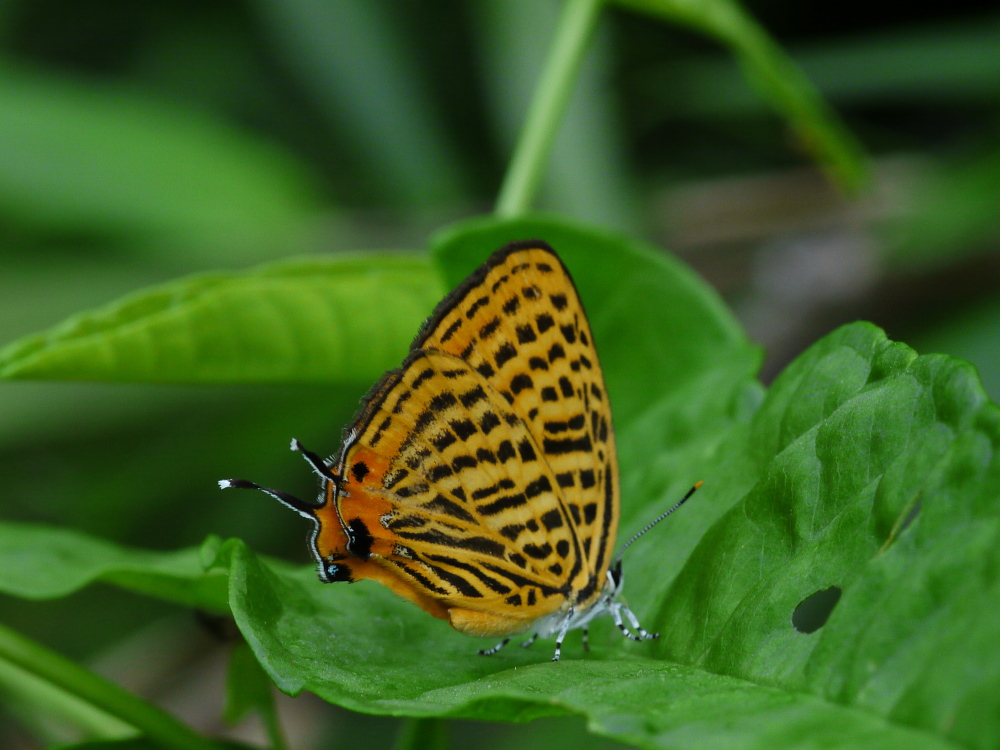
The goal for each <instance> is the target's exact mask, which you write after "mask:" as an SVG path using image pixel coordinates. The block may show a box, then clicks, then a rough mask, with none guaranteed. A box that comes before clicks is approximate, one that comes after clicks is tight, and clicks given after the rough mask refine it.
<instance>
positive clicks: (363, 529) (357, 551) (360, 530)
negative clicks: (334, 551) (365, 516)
mask: <svg viewBox="0 0 1000 750" xmlns="http://www.w3.org/2000/svg"><path fill="white" fill-rule="evenodd" d="M374 542H375V539H374V538H373V537H372V535H371V532H370V531H369V530H368V527H367V526H365V522H364V521H362V520H361V519H360V518H352V519H351V520H350V521H349V522H348V523H347V551H348V552H350V553H351V554H352V555H354V556H355V557H360V558H361V559H362V560H367V559H368V557H369V556H370V555H371V552H372V544H374Z"/></svg>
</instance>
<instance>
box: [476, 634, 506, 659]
mask: <svg viewBox="0 0 1000 750" xmlns="http://www.w3.org/2000/svg"><path fill="white" fill-rule="evenodd" d="M508 643H510V638H504V639H503V640H502V641H500V643H498V644H497V645H495V646H494V647H493V648H481V649H479V655H480V656H493V654H495V653H496V652H497V651H499V650H500V649H502V648H503V647H504V646H506V645H507V644H508Z"/></svg>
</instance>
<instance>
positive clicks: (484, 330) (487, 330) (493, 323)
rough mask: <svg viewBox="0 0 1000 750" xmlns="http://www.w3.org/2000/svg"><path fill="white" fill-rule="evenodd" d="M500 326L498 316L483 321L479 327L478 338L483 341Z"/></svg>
mask: <svg viewBox="0 0 1000 750" xmlns="http://www.w3.org/2000/svg"><path fill="white" fill-rule="evenodd" d="M499 327H500V318H491V319H490V320H489V321H487V322H486V323H483V325H482V327H481V328H480V329H479V338H481V339H483V340H484V341H485V340H486V339H488V338H489V337H490V336H492V335H493V334H494V333H496V332H497V329H498V328H499Z"/></svg>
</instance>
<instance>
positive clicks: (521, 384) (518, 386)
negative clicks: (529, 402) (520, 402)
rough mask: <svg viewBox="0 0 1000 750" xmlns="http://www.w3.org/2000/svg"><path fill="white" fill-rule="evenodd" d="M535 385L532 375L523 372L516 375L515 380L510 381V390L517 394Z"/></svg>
mask: <svg viewBox="0 0 1000 750" xmlns="http://www.w3.org/2000/svg"><path fill="white" fill-rule="evenodd" d="M534 385H535V384H534V383H533V382H532V381H531V376H530V375H528V374H527V373H523V372H522V373H521V374H519V375H515V376H514V378H513V380H511V381H510V390H511V392H512V393H513V394H515V395H517V394H518V393H520V392H521V391H523V390H525V389H527V388H532V387H534Z"/></svg>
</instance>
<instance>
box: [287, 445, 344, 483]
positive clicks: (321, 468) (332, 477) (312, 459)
mask: <svg viewBox="0 0 1000 750" xmlns="http://www.w3.org/2000/svg"><path fill="white" fill-rule="evenodd" d="M291 448H292V450H293V451H298V452H299V453H301V454H302V457H303V458H304V459H305V460H306V463H308V464H309V465H310V466H311V467H312V470H313V471H314V472H316V474H317V476H319V478H320V479H326V480H329V481H331V482H334V483H337V482H339V481H340V477H338V476H337V475H336V474H334V473H333V472H332V471H331V470H330V467H329V466H327V465H326V462H324V461H323V459H322V458H320V457H319V456H318V455H316V454H315V453H313V452H312V451H311V450H308V449H307V448H305V447H303V445H302V443H300V442H299V441H298V440H296V439H295V438H292V445H291Z"/></svg>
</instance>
